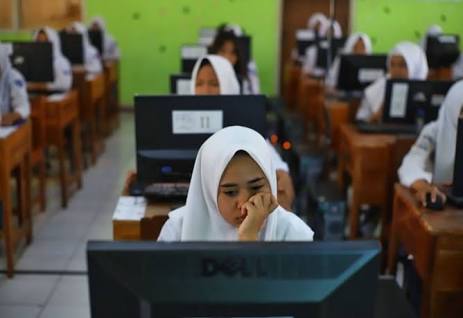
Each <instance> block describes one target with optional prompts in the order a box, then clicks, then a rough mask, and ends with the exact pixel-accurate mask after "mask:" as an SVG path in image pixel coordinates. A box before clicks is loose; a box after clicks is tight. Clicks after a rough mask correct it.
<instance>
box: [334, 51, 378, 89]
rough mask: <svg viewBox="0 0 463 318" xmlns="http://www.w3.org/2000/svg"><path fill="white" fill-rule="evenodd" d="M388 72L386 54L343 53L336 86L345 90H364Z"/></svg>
mask: <svg viewBox="0 0 463 318" xmlns="http://www.w3.org/2000/svg"><path fill="white" fill-rule="evenodd" d="M386 73H387V55H385V54H375V55H358V54H342V55H341V62H340V67H339V75H338V81H337V86H336V87H337V89H338V90H344V91H362V90H363V89H364V88H365V87H367V86H368V85H370V84H371V83H372V82H374V81H376V80H377V79H378V78H380V77H382V76H385V75H386Z"/></svg>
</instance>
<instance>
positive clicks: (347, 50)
mask: <svg viewBox="0 0 463 318" xmlns="http://www.w3.org/2000/svg"><path fill="white" fill-rule="evenodd" d="M359 39H362V41H363V44H364V45H365V54H371V52H372V45H371V40H370V37H369V36H368V35H367V34H365V33H360V32H358V33H354V34H351V35H350V36H349V38H348V39H347V41H346V44H344V47H343V49H342V51H341V54H352V52H353V50H354V46H355V44H356V43H357V41H358V40H359ZM340 64H341V58H340V56H339V55H337V56H336V57H335V59H334V62H333V65H332V66H331V68H330V71H329V73H328V76H327V78H326V80H325V83H326V85H328V86H330V87H336V84H337V82H338V77H339V68H340V67H341V65H340Z"/></svg>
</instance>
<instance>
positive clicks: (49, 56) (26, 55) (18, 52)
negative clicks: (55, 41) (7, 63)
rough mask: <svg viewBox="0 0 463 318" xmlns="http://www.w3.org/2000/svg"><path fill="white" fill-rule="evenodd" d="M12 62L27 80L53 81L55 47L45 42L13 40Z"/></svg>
mask: <svg viewBox="0 0 463 318" xmlns="http://www.w3.org/2000/svg"><path fill="white" fill-rule="evenodd" d="M12 47H13V53H12V55H11V56H10V60H11V64H12V66H13V67H14V68H16V69H17V70H18V71H19V72H20V73H21V74H22V75H23V76H24V78H25V79H26V81H27V82H53V80H54V77H55V75H54V69H53V47H52V44H51V43H43V42H13V43H12Z"/></svg>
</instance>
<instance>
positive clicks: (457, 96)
mask: <svg viewBox="0 0 463 318" xmlns="http://www.w3.org/2000/svg"><path fill="white" fill-rule="evenodd" d="M462 107H463V80H461V81H458V82H456V83H455V84H453V86H452V87H451V88H450V90H449V92H448V93H447V96H446V97H445V100H444V102H443V103H442V106H441V108H440V110H439V117H438V118H437V125H438V130H437V140H436V160H435V162H434V174H433V182H434V183H447V182H452V180H453V168H454V162H455V144H456V140H457V134H456V132H457V126H458V117H459V116H460V112H461V110H462Z"/></svg>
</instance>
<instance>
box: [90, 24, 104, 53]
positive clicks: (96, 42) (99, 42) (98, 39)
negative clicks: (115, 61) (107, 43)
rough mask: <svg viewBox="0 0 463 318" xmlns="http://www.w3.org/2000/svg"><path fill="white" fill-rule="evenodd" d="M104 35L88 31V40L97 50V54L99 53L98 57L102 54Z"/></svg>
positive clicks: (96, 31) (97, 31) (99, 32)
mask: <svg viewBox="0 0 463 318" xmlns="http://www.w3.org/2000/svg"><path fill="white" fill-rule="evenodd" d="M103 37H104V34H103V32H101V31H99V30H89V31H88V38H89V40H90V43H91V44H92V45H93V46H94V47H95V48H96V49H97V50H98V53H100V56H103V53H104V46H103V43H104V39H103Z"/></svg>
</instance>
